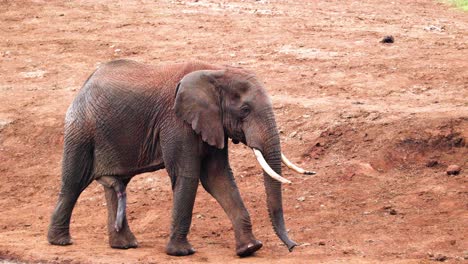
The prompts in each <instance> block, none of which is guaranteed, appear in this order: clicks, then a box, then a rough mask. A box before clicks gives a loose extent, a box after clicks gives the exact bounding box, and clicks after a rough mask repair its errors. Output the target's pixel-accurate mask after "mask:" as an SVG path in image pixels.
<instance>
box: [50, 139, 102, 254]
mask: <svg viewBox="0 0 468 264" xmlns="http://www.w3.org/2000/svg"><path fill="white" fill-rule="evenodd" d="M74 141H75V138H73V137H70V136H66V137H65V142H64V145H65V146H64V154H63V163H62V187H61V190H60V193H59V197H58V201H57V205H56V206H55V209H54V212H53V213H52V217H51V221H50V225H49V231H48V234H47V240H48V241H49V243H50V244H53V245H60V246H65V245H70V244H72V240H71V237H70V218H71V215H72V211H73V207H74V206H75V204H76V201H77V200H78V197H79V196H80V194H81V192H82V191H83V190H84V189H86V187H88V185H89V184H90V183H91V182H92V181H93V175H92V174H93V152H94V150H93V145H92V143H91V142H81V143H76V142H74Z"/></svg>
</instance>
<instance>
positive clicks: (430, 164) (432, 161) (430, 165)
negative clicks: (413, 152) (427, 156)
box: [426, 160, 439, 168]
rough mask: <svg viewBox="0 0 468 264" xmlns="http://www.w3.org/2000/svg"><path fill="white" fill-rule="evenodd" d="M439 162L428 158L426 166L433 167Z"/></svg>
mask: <svg viewBox="0 0 468 264" xmlns="http://www.w3.org/2000/svg"><path fill="white" fill-rule="evenodd" d="M438 164H439V162H438V161H437V160H428V161H427V162H426V167H428V168H432V167H435V166H437V165H438Z"/></svg>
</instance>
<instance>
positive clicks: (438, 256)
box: [429, 254, 448, 262]
mask: <svg viewBox="0 0 468 264" xmlns="http://www.w3.org/2000/svg"><path fill="white" fill-rule="evenodd" d="M429 258H430V259H432V260H435V261H440V262H444V261H446V260H447V259H448V257H447V256H445V255H442V254H436V255H433V254H429Z"/></svg>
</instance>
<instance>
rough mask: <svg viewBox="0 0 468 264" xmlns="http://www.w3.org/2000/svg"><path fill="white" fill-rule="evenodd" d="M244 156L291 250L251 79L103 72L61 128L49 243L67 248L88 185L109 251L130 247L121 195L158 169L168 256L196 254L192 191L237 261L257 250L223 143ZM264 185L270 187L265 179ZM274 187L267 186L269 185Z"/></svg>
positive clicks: (149, 70) (120, 65) (239, 72)
mask: <svg viewBox="0 0 468 264" xmlns="http://www.w3.org/2000/svg"><path fill="white" fill-rule="evenodd" d="M228 138H231V139H232V141H233V142H234V143H239V142H242V143H244V144H246V145H247V146H249V147H250V148H252V149H253V150H254V152H255V155H256V157H257V159H258V160H259V162H260V163H261V165H262V167H263V169H264V171H265V173H264V181H265V189H266V194H267V203H268V211H269V214H270V218H271V222H272V223H273V228H274V230H275V232H276V234H277V235H278V237H279V238H280V239H281V240H282V241H283V242H284V243H285V244H286V246H287V247H288V249H289V250H292V248H293V247H294V246H296V243H295V242H294V241H292V240H290V239H289V237H288V235H287V232H286V227H285V224H284V217H283V208H282V198H281V182H283V183H289V181H288V180H286V179H284V178H282V177H281V176H280V175H281V160H282V159H283V162H285V163H286V165H288V167H291V168H293V169H294V170H296V171H298V172H300V173H304V174H312V173H313V172H307V171H304V170H302V169H300V168H298V167H295V166H294V165H293V164H291V163H290V162H289V161H288V160H287V159H286V158H285V157H284V156H282V154H281V148H280V141H279V135H278V129H277V127H276V123H275V117H274V114H273V109H272V104H271V101H270V99H269V97H268V95H267V93H266V91H265V89H264V88H263V86H262V84H261V83H260V82H259V81H258V80H257V79H256V78H255V75H253V74H252V73H250V72H247V71H245V70H243V69H239V68H234V67H217V66H212V65H209V64H205V63H200V62H192V63H183V64H175V65H169V66H162V67H151V66H147V65H143V64H140V63H137V62H134V61H129V60H118V61H113V62H110V63H107V64H105V65H102V66H101V67H99V69H97V70H96V71H95V72H94V73H93V74H92V75H91V77H89V79H88V80H87V81H86V83H85V84H84V86H83V88H82V89H81V90H80V92H79V93H78V95H77V97H76V98H75V100H74V101H73V103H72V105H71V106H70V108H69V109H68V111H67V114H66V119H65V136H64V152H63V164H62V186H61V191H60V194H59V198H58V202H57V205H56V208H55V210H54V212H53V214H52V219H51V223H50V226H49V232H48V240H49V243H51V244H54V245H69V244H71V243H72V241H71V238H70V232H69V226H70V217H71V214H72V210H73V207H74V205H75V203H76V201H77V199H78V197H79V195H80V193H81V192H82V191H83V190H84V189H85V188H86V187H87V186H88V185H89V184H90V183H91V182H92V181H93V180H97V181H98V182H99V183H101V184H102V185H103V186H104V189H105V194H106V200H107V206H108V232H109V243H110V246H111V247H113V248H133V247H137V241H136V239H135V236H134V235H133V233H132V232H131V231H130V228H129V226H128V222H127V218H126V214H125V207H126V194H125V188H126V186H127V184H128V183H129V181H130V179H131V178H132V177H133V176H135V175H137V174H139V173H143V172H149V171H156V170H159V169H162V168H166V170H167V172H168V174H169V176H170V178H171V183H172V189H173V213H172V228H171V235H170V239H169V242H168V245H167V248H166V252H167V254H169V255H177V256H183V255H189V254H193V253H194V252H195V250H194V249H193V248H192V246H191V245H190V243H189V242H188V240H187V234H188V232H189V229H190V224H191V219H192V209H193V204H194V200H195V194H196V192H197V187H198V182H199V180H200V181H201V183H202V185H203V187H204V188H205V189H206V190H207V191H208V192H209V193H210V194H211V195H212V196H213V197H214V198H215V199H216V200H217V201H218V202H219V204H220V205H221V206H222V208H223V209H224V211H225V212H226V214H227V215H228V217H229V219H230V220H231V222H232V224H233V227H234V232H235V239H236V251H237V254H238V255H239V256H247V255H250V254H252V253H253V252H255V251H257V250H258V249H260V248H261V247H262V243H261V242H260V241H258V240H257V239H256V238H255V237H254V235H253V234H252V224H251V221H250V217H249V213H248V212H247V210H246V208H245V206H244V203H243V201H242V199H241V197H240V195H239V191H238V188H237V186H236V183H235V180H234V177H233V175H232V171H231V168H230V165H229V161H228V148H227V141H228ZM270 176H271V177H270ZM272 177H273V178H272Z"/></svg>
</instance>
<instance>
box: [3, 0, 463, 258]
mask: <svg viewBox="0 0 468 264" xmlns="http://www.w3.org/2000/svg"><path fill="white" fill-rule="evenodd" d="M467 14H468V13H466V12H465V13H463V12H462V11H459V10H456V9H453V8H451V7H449V6H447V5H444V4H441V3H438V2H436V1H432V0H417V1H403V0H394V1H383V0H374V1H370V0H365V1H348V0H340V1H337V0H334V1H308V2H306V1H289V3H287V2H286V1H268V0H266V1H265V0H262V1H253V0H252V1H233V2H231V1H230V3H229V4H228V3H227V2H226V3H223V4H217V3H214V2H211V1H210V2H209V1H187V2H185V1H169V0H166V1H148V0H140V1H131V3H130V1H90V0H88V1H55V0H51V1H41V0H35V1H29V0H23V1H9V0H3V1H0V21H1V23H0V32H1V35H2V37H1V38H2V40H1V41H0V174H1V179H2V180H1V184H0V208H1V210H0V212H1V213H0V262H1V259H10V260H17V261H23V262H52V263H63V262H66V263H136V262H140V263H179V262H180V263H189V262H212V263H222V262H229V263H319V262H320V263H382V262H388V263H425V262H431V261H433V260H439V261H442V260H444V258H446V259H448V261H453V262H457V261H460V262H462V261H464V259H467V258H468V251H467V250H468V241H467V237H468V230H467V228H468V227H467V225H468V204H467V201H468V190H467V188H468V184H467V171H466V170H467V169H468V168H467V166H468V163H467V158H466V157H467V156H468V144H467V138H468V100H467V98H468V71H467V69H468V60H467V58H468V44H467V43H468V15H467ZM386 35H393V36H394V38H395V42H394V43H393V44H383V43H380V42H379V41H380V40H381V39H382V38H383V37H384V36H386ZM116 58H131V59H135V60H138V61H141V62H145V63H151V64H161V63H172V62H180V61H186V60H192V59H199V60H203V61H207V62H211V63H215V64H232V65H239V66H243V67H246V68H249V69H251V70H253V71H255V72H256V73H257V75H258V76H259V78H260V79H262V80H263V81H264V83H265V84H266V87H267V88H268V90H269V91H270V94H271V96H272V100H273V102H274V106H275V112H276V115H277V121H278V124H279V127H280V129H281V131H282V132H281V133H282V134H281V139H282V147H283V150H284V152H285V153H286V154H287V155H288V156H289V158H290V159H291V160H292V161H294V162H296V163H298V164H300V165H301V166H303V167H305V168H308V169H313V170H316V171H317V172H318V174H317V175H316V176H302V175H298V174H296V173H293V172H291V171H289V170H286V169H285V170H284V176H285V177H287V178H289V179H290V180H292V181H293V184H292V185H290V186H284V206H285V216H286V222H287V226H288V228H289V230H290V231H289V232H290V235H291V237H292V238H293V239H295V240H296V241H298V242H300V243H301V246H299V247H297V248H296V249H295V250H294V252H292V253H289V252H288V251H287V249H286V247H284V246H283V245H282V244H281V243H280V241H279V239H278V238H277V237H276V236H275V234H274V232H273V230H272V228H271V225H270V222H269V219H268V215H267V210H266V207H265V194H264V189H263V182H262V179H261V169H260V168H259V166H258V165H257V164H256V162H254V157H253V154H252V153H251V151H250V150H248V149H247V148H246V147H245V146H241V145H235V146H234V145H233V146H232V147H231V164H232V166H233V169H234V173H235V176H236V179H237V182H238V185H239V187H240V189H241V193H242V196H243V198H244V201H245V203H246V205H247V207H248V209H249V211H250V214H251V216H252V221H253V225H254V226H253V228H254V233H255V234H256V236H257V237H258V239H260V240H261V241H263V243H264V247H263V248H262V249H261V250H260V251H259V252H258V253H257V254H256V255H255V256H253V257H249V258H247V259H239V258H238V257H237V256H236V255H235V245H234V235H233V232H232V228H231V225H230V223H229V220H228V219H227V217H226V216H225V214H224V213H223V211H222V209H221V208H220V206H219V205H218V204H217V203H216V202H215V201H214V199H213V198H212V197H210V196H209V195H208V194H207V193H206V192H205V191H204V190H203V189H202V188H200V189H199V194H198V196H197V201H196V205H195V209H194V217H193V226H192V229H191V233H190V239H191V242H192V244H193V245H194V247H195V248H196V249H197V253H196V254H195V255H193V256H189V257H181V258H175V257H170V256H167V255H166V254H165V253H164V247H165V244H166V242H167V237H168V232H169V224H170V210H171V200H172V196H171V190H170V184H169V179H168V176H167V174H166V172H165V171H159V172H157V173H148V174H144V175H140V176H137V177H135V178H134V180H132V182H131V183H130V185H129V195H128V199H129V205H128V214H129V221H130V226H131V228H132V229H133V231H134V233H135V235H136V236H137V239H138V241H139V243H140V247H139V248H137V249H130V250H115V249H111V248H109V247H108V242H107V234H106V232H107V231H106V218H107V217H106V214H107V212H106V206H105V199H104V194H103V190H102V187H101V186H99V185H98V184H97V183H93V184H92V185H91V186H90V187H89V188H88V189H87V190H86V191H85V192H84V193H83V194H82V196H81V197H80V200H79V202H78V204H77V206H76V208H75V211H74V214H73V217H72V224H71V233H72V236H73V239H74V241H75V244H74V245H72V246H67V247H57V246H51V245H49V244H48V243H47V241H46V230H47V225H48V222H49V217H50V213H51V211H52V209H53V207H54V205H55V201H56V198H57V193H58V190H59V186H60V160H61V151H62V142H63V141H62V140H63V139H62V138H63V132H62V131H63V129H62V127H63V119H64V115H65V111H66V109H67V107H68V105H69V104H70V102H71V101H72V99H73V97H74V96H75V94H76V93H77V91H78V90H79V89H80V86H81V84H82V83H83V82H84V81H85V79H86V78H87V76H88V75H89V74H90V73H91V72H92V71H93V70H94V69H95V68H96V67H97V66H98V65H99V64H100V63H103V62H106V61H109V60H112V59H116ZM451 164H457V165H459V166H460V167H461V173H460V174H459V175H455V176H448V175H447V174H446V173H445V170H446V168H447V166H448V165H451ZM465 261H466V260H465Z"/></svg>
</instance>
